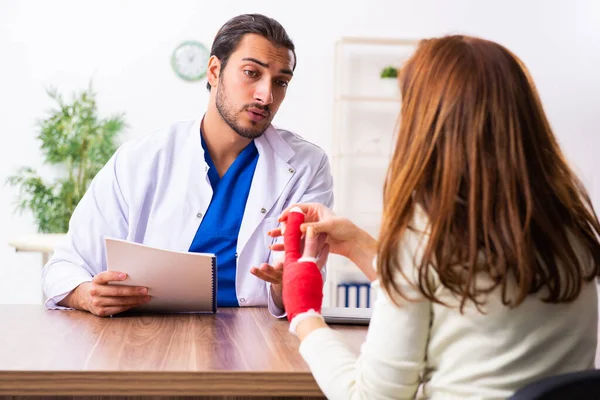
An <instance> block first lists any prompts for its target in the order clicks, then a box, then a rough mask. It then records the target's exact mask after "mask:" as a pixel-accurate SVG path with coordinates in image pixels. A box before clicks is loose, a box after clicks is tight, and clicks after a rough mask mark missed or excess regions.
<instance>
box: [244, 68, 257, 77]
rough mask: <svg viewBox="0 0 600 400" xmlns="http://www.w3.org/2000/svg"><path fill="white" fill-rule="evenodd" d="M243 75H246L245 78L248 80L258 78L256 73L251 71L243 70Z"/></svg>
mask: <svg viewBox="0 0 600 400" xmlns="http://www.w3.org/2000/svg"><path fill="white" fill-rule="evenodd" d="M244 74H246V75H247V76H249V77H250V78H256V77H257V76H258V72H256V71H253V70H251V69H245V70H244Z"/></svg>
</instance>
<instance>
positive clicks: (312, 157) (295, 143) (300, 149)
mask: <svg viewBox="0 0 600 400" xmlns="http://www.w3.org/2000/svg"><path fill="white" fill-rule="evenodd" d="M275 130H276V131H277V133H279V136H281V138H282V139H283V140H284V141H285V142H286V143H287V144H288V145H289V146H290V147H291V148H292V149H293V150H294V153H295V154H294V156H293V157H292V159H291V160H290V162H291V163H292V164H298V166H300V165H305V164H308V163H310V164H319V165H320V164H322V163H329V160H328V158H327V154H326V153H325V150H323V149H322V148H321V147H319V146H318V145H316V144H314V143H313V142H311V141H309V140H306V139H305V138H303V137H302V136H300V135H299V134H297V133H294V132H292V131H289V130H287V129H281V128H278V127H275Z"/></svg>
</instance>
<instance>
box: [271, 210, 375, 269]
mask: <svg viewBox="0 0 600 400" xmlns="http://www.w3.org/2000/svg"><path fill="white" fill-rule="evenodd" d="M293 207H298V208H299V209H300V210H302V212H303V213H304V214H305V217H304V223H303V224H302V225H301V226H300V229H301V231H302V232H306V231H307V229H308V228H309V227H310V228H312V230H313V232H314V234H315V235H318V234H321V235H322V234H325V235H326V239H325V242H326V243H327V244H328V245H329V251H330V252H331V253H334V254H339V255H341V256H344V257H346V258H348V259H349V260H350V261H352V262H354V263H355V264H356V265H357V266H358V267H359V268H360V269H361V270H362V271H363V272H364V273H365V275H366V276H367V278H368V279H369V280H371V281H373V280H375V279H376V273H375V270H374V268H373V264H372V263H373V258H374V257H375V255H376V254H377V241H376V240H375V239H374V238H373V237H371V235H369V234H368V233H367V232H365V231H364V230H362V229H361V228H359V227H358V226H356V225H355V224H354V223H353V222H352V221H350V220H349V219H348V218H342V217H338V216H337V215H335V213H334V212H333V211H331V210H330V209H329V208H327V207H325V206H324V205H322V204H318V203H307V204H294V205H292V206H290V207H288V208H287V209H285V210H284V211H283V212H282V213H281V215H280V217H279V221H280V222H281V223H282V225H283V224H285V223H286V221H287V218H288V216H289V213H290V210H291V209H292V208H293ZM284 226H285V225H284ZM269 235H270V236H271V237H279V236H282V232H281V228H277V229H273V230H272V231H270V232H269ZM271 249H272V250H274V251H283V250H284V245H283V244H275V245H273V246H271Z"/></svg>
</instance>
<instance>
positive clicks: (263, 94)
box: [254, 79, 273, 105]
mask: <svg viewBox="0 0 600 400" xmlns="http://www.w3.org/2000/svg"><path fill="white" fill-rule="evenodd" d="M254 100H256V101H257V102H259V103H261V104H263V105H269V104H271V103H273V84H272V83H271V81H270V80H268V79H263V80H261V81H260V82H258V84H257V85H256V90H255V91H254Z"/></svg>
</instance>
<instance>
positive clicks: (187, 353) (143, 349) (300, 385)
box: [0, 305, 366, 398]
mask: <svg viewBox="0 0 600 400" xmlns="http://www.w3.org/2000/svg"><path fill="white" fill-rule="evenodd" d="M0 321H1V322H0V324H1V326H2V328H1V329H0V343H1V345H0V395H3V396H46V397H47V396H170V397H178V396H181V397H183V396H235V397H236V398H240V397H239V396H246V398H247V397H248V396H253V397H268V396H299V397H302V396H308V397H310V396H317V397H320V396H322V392H321V391H320V390H319V388H318V386H317V384H316V382H315V381H314V379H313V377H312V375H311V374H310V371H309V369H308V366H307V365H306V363H305V362H304V360H303V359H302V358H301V357H300V355H299V353H298V344H299V341H298V339H297V338H296V337H294V336H293V335H291V334H290V333H289V332H288V327H289V325H288V323H287V321H286V320H278V319H276V318H274V317H272V316H271V315H270V314H269V312H268V311H267V309H266V308H222V309H219V312H218V313H217V314H214V315H213V314H155V315H148V314H146V315H143V314H129V315H124V316H118V317H113V318H100V317H96V316H93V315H91V314H89V313H85V312H81V311H56V310H46V309H45V308H44V307H43V306H38V305H0ZM333 327H334V329H337V330H339V331H341V332H343V334H344V337H345V338H346V340H347V342H348V343H349V344H350V345H351V347H352V348H353V349H354V350H355V351H356V352H358V351H359V348H360V345H361V344H362V342H363V341H364V339H365V335H366V327H357V326H343V325H337V326H333Z"/></svg>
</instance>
